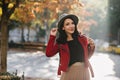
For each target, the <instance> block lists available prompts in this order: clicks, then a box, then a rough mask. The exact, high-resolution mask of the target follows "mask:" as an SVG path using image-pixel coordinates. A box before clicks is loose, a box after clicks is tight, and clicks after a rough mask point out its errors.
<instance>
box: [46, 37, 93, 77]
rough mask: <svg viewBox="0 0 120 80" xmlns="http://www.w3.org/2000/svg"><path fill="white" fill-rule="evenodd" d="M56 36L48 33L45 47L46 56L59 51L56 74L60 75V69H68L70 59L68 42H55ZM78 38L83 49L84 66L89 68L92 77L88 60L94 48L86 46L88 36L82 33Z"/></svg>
mask: <svg viewBox="0 0 120 80" xmlns="http://www.w3.org/2000/svg"><path fill="white" fill-rule="evenodd" d="M55 39H56V36H53V35H50V39H49V41H48V44H47V47H46V56H47V57H52V56H54V55H55V54H57V53H59V56H60V62H59V68H58V75H61V71H64V72H66V71H67V69H68V64H69V60H70V52H69V47H68V44H67V43H65V44H58V43H56V40H55ZM78 40H79V42H80V43H81V45H82V47H83V49H84V59H85V67H86V68H89V69H90V72H91V75H92V77H94V73H93V70H92V67H91V64H90V62H89V58H90V57H91V56H92V55H93V53H94V48H95V47H94V48H88V45H89V44H88V38H87V37H86V36H84V35H80V36H78Z"/></svg>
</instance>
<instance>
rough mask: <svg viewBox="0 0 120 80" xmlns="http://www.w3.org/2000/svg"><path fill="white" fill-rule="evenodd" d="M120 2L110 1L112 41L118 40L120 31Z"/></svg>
mask: <svg viewBox="0 0 120 80" xmlns="http://www.w3.org/2000/svg"><path fill="white" fill-rule="evenodd" d="M119 3H120V0H114V1H112V0H109V7H108V10H109V11H108V12H109V26H110V33H109V34H110V41H113V40H118V36H119V35H118V32H119V30H120V4H119Z"/></svg>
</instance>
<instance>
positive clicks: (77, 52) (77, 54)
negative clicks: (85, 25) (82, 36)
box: [68, 39, 84, 66]
mask: <svg viewBox="0 0 120 80" xmlns="http://www.w3.org/2000/svg"><path fill="white" fill-rule="evenodd" d="M68 46H69V50H70V62H69V66H71V65H72V64H74V63H75V62H84V50H83V48H82V45H81V44H80V42H79V41H78V39H73V40H70V41H68Z"/></svg>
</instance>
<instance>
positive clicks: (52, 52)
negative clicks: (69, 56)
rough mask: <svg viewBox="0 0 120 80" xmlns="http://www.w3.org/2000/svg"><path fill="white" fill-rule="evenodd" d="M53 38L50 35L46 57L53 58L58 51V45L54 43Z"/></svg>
mask: <svg viewBox="0 0 120 80" xmlns="http://www.w3.org/2000/svg"><path fill="white" fill-rule="evenodd" d="M55 38H56V37H55V36H53V35H50V38H49V41H48V44H47V47H46V56H47V57H52V56H54V55H55V54H56V53H57V52H58V51H59V49H58V44H57V43H55Z"/></svg>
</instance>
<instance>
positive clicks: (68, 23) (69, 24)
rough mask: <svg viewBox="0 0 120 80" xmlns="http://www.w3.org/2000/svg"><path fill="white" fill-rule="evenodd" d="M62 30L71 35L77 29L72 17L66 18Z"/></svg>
mask: <svg viewBox="0 0 120 80" xmlns="http://www.w3.org/2000/svg"><path fill="white" fill-rule="evenodd" d="M62 30H64V31H65V32H66V34H67V35H69V34H70V35H71V34H72V33H74V31H75V24H74V21H73V20H72V19H70V18H67V19H65V20H64V25H63V28H62Z"/></svg>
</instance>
